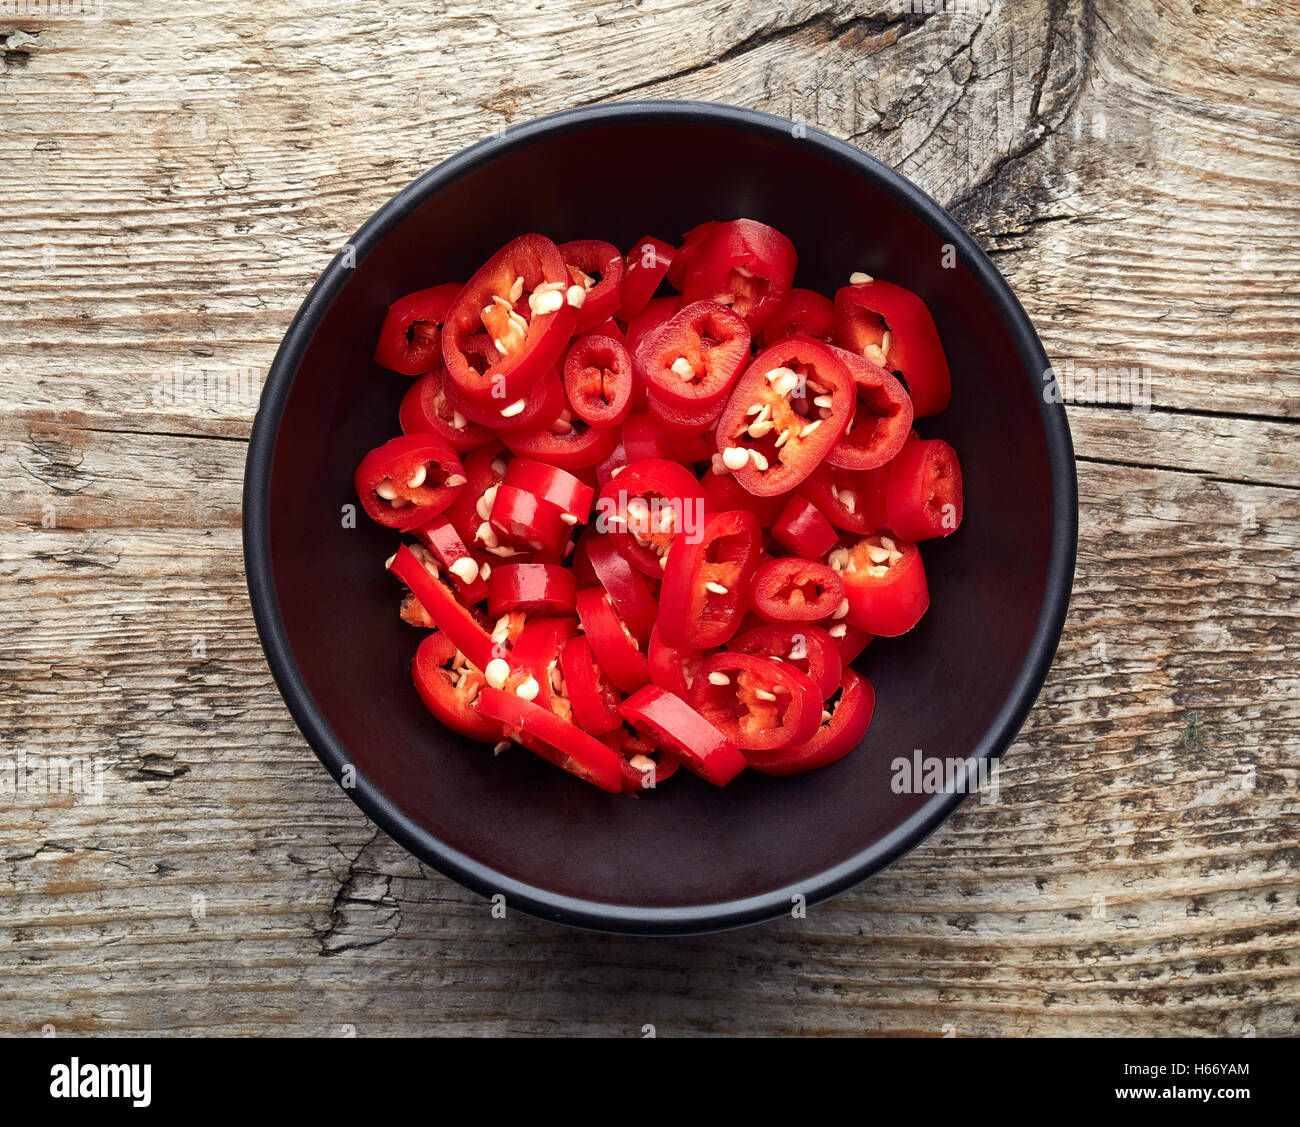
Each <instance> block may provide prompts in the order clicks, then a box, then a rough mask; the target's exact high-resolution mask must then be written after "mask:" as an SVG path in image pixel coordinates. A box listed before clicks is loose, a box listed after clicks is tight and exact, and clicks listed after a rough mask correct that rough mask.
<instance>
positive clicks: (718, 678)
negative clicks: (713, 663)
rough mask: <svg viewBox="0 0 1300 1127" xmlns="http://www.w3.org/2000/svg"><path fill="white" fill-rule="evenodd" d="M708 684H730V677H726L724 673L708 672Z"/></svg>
mask: <svg viewBox="0 0 1300 1127" xmlns="http://www.w3.org/2000/svg"><path fill="white" fill-rule="evenodd" d="M709 684H710V685H730V684H731V678H730V677H728V676H727V675H726V674H725V673H710V674H709Z"/></svg>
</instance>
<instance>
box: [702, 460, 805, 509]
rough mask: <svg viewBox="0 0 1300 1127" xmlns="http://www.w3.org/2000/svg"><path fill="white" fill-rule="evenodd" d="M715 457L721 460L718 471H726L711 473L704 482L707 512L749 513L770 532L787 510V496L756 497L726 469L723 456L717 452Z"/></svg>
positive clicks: (718, 462)
mask: <svg viewBox="0 0 1300 1127" xmlns="http://www.w3.org/2000/svg"><path fill="white" fill-rule="evenodd" d="M713 457H714V458H715V459H718V461H717V467H718V468H719V469H722V473H717V472H716V471H714V470H710V471H709V472H708V473H706V474H704V475H703V477H702V478H701V479H700V481H701V486H702V488H703V490H704V511H705V512H706V513H724V512H726V511H727V510H728V509H747V510H748V511H749V512H751V513H753V514H754V515H755V516H756V517H758V523H759V524H760V525H762V526H763V527H764V528H770V527H771V526H772V525H773V524H774V523H775V521H776V519H777V517H779V516H780V515H781V510H782V509H783V508H784V507H785V500H786V499H785V496H784V494H778V495H777V496H775V497H755V496H754V495H753V494H752V493H751V492H750V491H749V490H748V489H746V488H745V487H744V486H743V485H741V484H740V482H738V481H737V480H736V479H735V478H734V477H732V476H731V471H730V470H728V469H724V468H723V467H722V463H721V459H722V455H721V454H719V453H718V452H717V451H716V450H714V452H713Z"/></svg>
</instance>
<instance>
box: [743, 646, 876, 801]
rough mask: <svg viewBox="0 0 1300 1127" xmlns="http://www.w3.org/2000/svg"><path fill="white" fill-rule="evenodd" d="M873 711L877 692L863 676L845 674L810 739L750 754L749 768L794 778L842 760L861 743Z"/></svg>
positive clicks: (855, 673) (849, 672)
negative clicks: (776, 749) (779, 748)
mask: <svg viewBox="0 0 1300 1127" xmlns="http://www.w3.org/2000/svg"><path fill="white" fill-rule="evenodd" d="M875 710H876V690H875V689H874V688H872V685H871V682H870V681H868V680H867V679H866V678H865V677H863V676H862V674H860V673H857V672H855V671H854V670H852V669H846V670H845V671H844V677H843V679H842V680H841V681H840V684H839V686H838V690H837V692H836V694H835V696H834V697H833V698H831V699H830V700H828V701H827V702H826V705H825V707H824V708H823V709H822V713H821V725H820V727H818V729H817V731H816V733H815V734H814V735H813V736H812V737H810V738H809V740H808V741H807V742H806V743H804V744H801V745H799V746H797V747H795V746H791V747H788V748H785V749H783V750H781V751H775V752H759V751H752V752H750V753H749V754H748V756H746V758H747V759H748V760H749V765H750V766H751V767H753V768H754V770H756V771H762V772H763V773H764V774H766V775H796V774H799V773H800V772H801V771H811V770H813V769H814V768H817V767H825V766H827V765H828V764H831V763H834V762H835V761H836V760H837V759H843V758H844V756H846V755H847V754H848V753H849V752H850V751H852V750H853V749H854V748H856V747H857V746H858V744H860V743H861V742H862V737H863V736H865V735H866V734H867V729H868V728H869V727H870V726H871V717H872V714H873V713H874V712H875Z"/></svg>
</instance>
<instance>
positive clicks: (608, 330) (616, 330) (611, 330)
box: [577, 317, 627, 346]
mask: <svg viewBox="0 0 1300 1127" xmlns="http://www.w3.org/2000/svg"><path fill="white" fill-rule="evenodd" d="M577 335H578V336H584V337H609V338H610V339H611V340H616V341H618V343H619V344H621V345H624V346H626V344H627V337H626V336H625V334H624V332H623V326H622V325H620V324H619V323H618V322H617V321H615V320H614V318H613V317H606V318H605V320H603V321H602V322H601V323H600V324H599V325H593V326H592V327H591V328H590V329H588V330H587V331H586V332H584V333H579V334H577Z"/></svg>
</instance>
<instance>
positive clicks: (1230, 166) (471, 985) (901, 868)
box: [0, 0, 1300, 1036]
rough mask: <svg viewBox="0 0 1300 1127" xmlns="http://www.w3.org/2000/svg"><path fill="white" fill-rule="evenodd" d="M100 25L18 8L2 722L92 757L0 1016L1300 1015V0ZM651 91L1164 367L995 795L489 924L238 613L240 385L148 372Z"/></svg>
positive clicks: (597, 9) (23, 898)
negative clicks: (395, 838) (616, 914)
mask: <svg viewBox="0 0 1300 1127" xmlns="http://www.w3.org/2000/svg"><path fill="white" fill-rule="evenodd" d="M86 6H87V8H89V9H90V10H91V11H92V12H93V11H95V10H98V11H100V12H102V18H100V19H89V18H85V17H82V16H77V15H70V14H68V13H67V11H66V6H65V8H64V11H63V12H62V14H60V13H59V12H56V11H52V10H51V6H49V5H41V4H30V5H28V6H27V7H26V8H25V9H24V5H23V4H22V3H18V4H11V5H6V6H5V7H4V8H3V9H2V10H0V19H2V20H4V21H6V22H5V23H4V26H0V38H3V39H5V46H6V50H5V53H4V74H3V77H2V78H0V126H2V127H0V199H2V200H3V201H4V204H3V207H0V254H2V256H3V258H2V265H0V270H2V272H3V285H0V341H2V342H3V350H2V351H0V363H3V369H2V371H0V431H2V434H0V438H2V441H3V448H2V452H0V458H2V459H3V476H2V478H0V481H2V482H3V484H2V485H0V489H3V491H4V503H3V505H2V506H0V574H3V577H4V583H3V586H0V621H2V622H3V624H4V625H3V636H4V644H3V647H0V728H2V729H3V747H2V748H0V751H2V752H3V756H4V757H7V758H8V759H9V760H10V761H12V760H13V759H14V758H15V757H16V756H17V755H18V754H20V753H26V754H29V755H33V756H82V757H88V758H89V759H91V760H93V761H95V762H98V763H100V764H102V766H103V768H104V801H103V803H102V804H96V803H93V802H90V801H88V800H87V796H85V795H71V794H60V795H55V796H50V795H44V794H32V793H22V794H18V795H13V794H6V795H5V796H4V801H3V803H2V804H0V1030H3V1031H4V1032H6V1033H19V1034H31V1033H35V1032H39V1031H40V1030H41V1029H42V1027H44V1026H53V1027H54V1028H55V1030H56V1031H60V1032H67V1033H72V1032H94V1033H135V1032H150V1031H159V1030H160V1031H176V1032H211V1033H230V1034H251V1033H259V1032H280V1033H324V1034H330V1033H336V1034H344V1033H347V1032H348V1031H350V1030H355V1032H357V1033H358V1034H362V1035H365V1034H381V1033H396V1032H435V1033H454V1032H479V1033H484V1032H492V1033H497V1032H521V1033H529V1034H549V1033H566V1032H568V1033H573V1032H584V1033H591V1032H608V1033H613V1034H623V1035H630V1036H634V1035H639V1034H640V1032H641V1029H642V1026H643V1025H645V1024H647V1023H649V1024H654V1025H655V1026H656V1027H657V1030H658V1032H659V1034H660V1035H661V1036H663V1035H678V1034H685V1033H692V1032H726V1033H733V1032H743V1033H789V1032H797V1033H915V1034H923V1035H933V1036H939V1035H942V1034H943V1033H944V1032H952V1033H955V1034H957V1035H959V1036H962V1035H975V1034H993V1033H1002V1034H1067V1033H1093V1034H1186V1033H1199V1034H1216V1035H1222V1036H1242V1035H1251V1034H1259V1035H1261V1036H1262V1035H1269V1034H1274V1035H1276V1034H1287V1033H1291V1034H1294V1033H1296V1032H1298V1031H1300V878H1298V877H1297V871H1296V870H1297V866H1296V860H1297V848H1296V839H1297V831H1298V829H1300V816H1298V815H1300V802H1298V801H1297V781H1298V777H1300V755H1297V743H1298V738H1297V730H1298V721H1300V668H1298V663H1297V659H1296V650H1297V619H1298V617H1300V615H1298V614H1297V602H1296V600H1297V592H1298V590H1300V585H1298V583H1297V578H1298V576H1297V571H1298V570H1300V565H1298V563H1297V546H1298V542H1300V531H1298V529H1297V519H1296V517H1297V506H1298V504H1300V492H1298V490H1300V466H1298V464H1297V463H1298V462H1300V451H1298V449H1297V441H1296V440H1297V434H1298V432H1300V427H1298V425H1297V419H1298V418H1300V364H1297V360H1296V357H1297V343H1300V341H1298V338H1300V318H1298V316H1297V277H1298V276H1300V270H1298V267H1300V261H1298V258H1300V255H1298V253H1297V249H1296V232H1297V229H1298V228H1300V192H1298V191H1297V188H1296V184H1297V181H1298V180H1300V156H1298V153H1300V149H1297V144H1296V142H1297V134H1298V133H1300V130H1298V129H1297V125H1296V122H1297V117H1298V116H1300V95H1298V89H1297V87H1298V79H1300V74H1298V73H1297V72H1298V69H1300V68H1298V67H1297V63H1296V59H1295V56H1294V44H1295V42H1296V38H1297V34H1298V33H1300V27H1298V26H1297V24H1298V22H1300V21H1297V18H1296V9H1295V7H1294V5H1292V4H1289V3H1285V2H1284V0H1260V2H1259V3H1249V2H1248V3H1244V4H1243V3H1241V2H1239V0H1201V2H1199V3H1196V4H1192V3H1190V2H1188V0H1137V2H1134V3H1120V2H1119V0H1097V2H1096V3H1093V2H1087V3H1082V4H1080V3H1074V2H1070V0H1046V2H1044V0H1017V2H1016V3H997V4H994V5H992V6H991V8H990V10H987V11H986V10H985V8H986V7H987V6H985V5H976V4H968V5H965V6H964V8H965V10H964V11H962V12H949V13H946V14H932V15H928V16H927V15H925V14H924V13H922V14H919V15H908V16H905V17H904V16H900V15H898V14H897V12H896V11H895V5H893V4H892V3H863V4H849V3H834V2H827V0H806V2H800V3H783V4H780V5H776V6H771V5H734V4H730V3H726V2H722V0H710V2H707V3H698V2H695V3H688V2H686V0H644V2H642V0H635V2H624V0H615V2H603V3H590V2H588V0H553V2H551V3H547V4H541V3H537V4H522V5H520V4H509V5H506V4H498V5H490V6H487V5H481V4H480V5H475V4H469V3H466V2H464V0H445V2H442V3H435V4H430V3H428V2H426V0H396V2H393V0H390V2H385V3H375V2H363V3H347V4H344V3H340V2H338V0H328V2H324V0H305V2H301V3H298V2H295V3H280V2H267V3H259V4H252V3H242V4H238V3H218V2H216V0H194V2H192V3H189V4H186V5H184V6H180V7H177V6H164V7H162V8H160V7H159V6H157V5H146V4H139V3H130V2H127V0H103V3H102V5H98V6H96V5H95V4H94V3H89V2H88V3H87V5H86ZM931 7H933V5H931ZM950 7H952V5H951V3H950ZM15 10H17V11H18V12H19V18H14V16H13V13H14V11H15ZM628 95H638V96H650V97H661V96H671V97H695V98H704V99H710V100H718V101H729V102H734V103H739V104H742V105H750V106H754V107H757V108H760V109H766V110H771V111H774V112H778V113H783V114H787V115H792V116H795V117H796V118H799V119H801V120H803V121H806V122H807V123H809V124H811V125H816V126H820V127H822V128H824V129H827V130H828V131H830V132H832V133H835V134H837V135H840V136H843V137H847V138H851V139H852V140H853V141H854V142H855V143H857V144H859V145H861V146H862V147H863V148H864V149H866V150H867V151H869V152H871V153H873V154H875V155H877V156H879V157H881V158H883V159H884V160H886V161H888V162H891V163H893V164H894V165H896V166H897V167H899V168H900V169H901V170H902V171H903V172H905V173H907V174H908V175H910V176H912V177H913V178H915V179H916V180H917V181H918V182H919V183H920V184H921V185H922V186H923V187H925V188H927V189H928V190H929V191H930V192H932V193H933V194H934V195H935V196H936V197H937V198H938V199H940V200H941V201H942V202H944V203H945V204H947V205H948V206H949V207H950V208H952V209H953V210H954V212H955V214H957V215H958V217H959V218H961V219H962V220H963V221H964V222H965V223H967V224H968V226H970V228H971V229H972V230H973V231H974V232H975V234H976V235H977V237H978V238H979V239H980V240H981V241H982V242H983V244H984V245H985V246H986V247H988V248H989V249H990V250H992V251H993V252H995V254H996V258H997V261H998V263H999V265H1000V266H1001V268H1002V269H1003V270H1004V271H1005V272H1006V274H1007V275H1008V277H1009V278H1010V279H1011V281H1012V284H1013V285H1014V287H1015V288H1016V290H1017V292H1018V294H1019V295H1020V296H1021V298H1022V300H1023V301H1024V303H1025V305H1026V306H1027V308H1028V310H1029V312H1030V314H1031V315H1032V316H1033V318H1034V320H1035V322H1036V323H1037V325H1038V327H1039V329H1040V332H1041V334H1042V336H1043V338H1044V341H1045V343H1046V345H1047V349H1048V352H1049V355H1051V356H1052V358H1053V361H1054V362H1057V363H1063V362H1065V361H1066V360H1070V359H1073V360H1074V361H1075V362H1076V363H1077V364H1079V365H1099V364H1115V365H1123V366H1134V367H1144V368H1149V369H1150V371H1151V388H1152V404H1153V405H1152V409H1151V410H1150V411H1149V412H1145V413H1143V412H1139V413H1134V412H1132V411H1131V410H1130V409H1129V408H1128V407H1127V406H1124V405H1118V406H1116V405H1095V404H1094V405H1088V404H1080V405H1075V406H1072V407H1071V409H1070V419H1071V424H1072V426H1073V429H1074V437H1075V442H1076V445H1077V448H1078V453H1079V474H1080V488H1081V496H1082V512H1081V517H1082V523H1081V532H1082V536H1081V544H1080V553H1079V571H1078V580H1077V583H1076V586H1075V595H1074V602H1073V605H1072V609H1071V612H1070V617H1069V622H1068V626H1067V630H1066V634H1065V638H1064V641H1063V643H1062V646H1061V651H1060V655H1059V657H1058V659H1057V662H1056V665H1055V668H1054V669H1053V672H1052V674H1051V677H1050V679H1049V681H1048V684H1047V686H1046V688H1045V689H1044V692H1043V695H1042V698H1041V702H1040V705H1039V707H1038V708H1037V709H1036V711H1035V712H1034V714H1033V716H1032V718H1031V720H1030V722H1029V723H1028V725H1027V726H1026V728H1025V730H1024V732H1023V733H1022V735H1021V737H1020V740H1019V743H1018V746H1017V748H1016V750H1015V752H1014V754H1012V755H1011V756H1010V757H1009V758H1008V759H1007V761H1006V766H1005V769H1004V772H1003V776H1002V787H1001V798H1000V801H999V802H998V803H996V804H993V805H988V806H981V805H979V804H978V803H970V804H968V805H967V806H966V807H964V808H963V809H962V810H961V812H960V813H959V815H958V816H957V817H955V818H954V819H953V820H952V821H951V823H950V824H948V825H947V826H946V827H945V828H944V829H943V830H942V831H940V832H939V833H937V834H936V835H935V836H934V837H932V838H931V839H930V840H929V841H928V842H927V843H926V844H925V845H924V846H923V847H921V848H920V849H918V850H917V851H916V852H915V853H913V854H912V855H911V856H909V857H908V858H906V859H905V860H904V861H902V862H901V863H899V864H898V865H896V866H894V867H893V868H892V869H890V870H889V871H887V872H886V873H884V874H882V875H880V876H879V877H877V878H876V879H874V880H872V881H871V882H869V883H868V884H867V885H866V886H865V887H863V888H862V889H860V890H858V891H856V892H853V893H851V894H848V895H844V896H841V897H839V898H838V899H836V900H835V901H833V902H831V903H829V904H827V905H824V906H822V907H818V908H816V909H814V910H813V911H811V912H810V914H809V916H808V918H807V919H806V920H793V919H792V920H786V921H784V922H778V923H774V924H770V925H767V926H763V927H759V928H754V929H750V930H747V931H744V932H741V933H735V934H729V935H723V936H716V937H710V938H698V939H688V940H682V941H668V940H657V941H648V940H636V939H619V938H605V937H598V936H591V935H585V934H579V933H575V932H571V931H567V930H563V929H559V928H556V927H552V926H547V925H543V924H540V923H537V922H533V921H530V920H528V919H526V918H522V917H518V916H510V917H508V918H507V919H505V920H495V919H493V918H492V916H491V915H490V913H489V911H488V906H487V905H486V904H485V903H484V902H483V901H482V900H481V899H480V898H478V897H477V896H474V895H472V894H470V893H469V892H466V891H465V890H463V889H461V888H460V887H459V886H457V885H455V884H454V883H452V882H450V881H448V880H446V879H444V878H442V877H441V876H439V875H437V874H436V873H433V872H431V871H429V870H428V869H426V868H424V867H423V866H421V865H419V864H417V863H416V862H415V861H413V860H412V859H411V858H410V857H409V856H407V855H405V854H404V853H403V852H402V851H401V850H400V849H398V848H397V847H396V846H395V845H394V844H392V843H391V842H390V841H389V840H388V839H387V838H386V837H385V836H384V835H382V834H379V833H377V832H376V830H375V828H374V827H373V826H372V825H370V824H368V823H367V822H366V820H365V819H364V818H363V817H362V816H361V815H360V814H359V813H358V812H357V810H356V808H355V807H354V806H353V805H352V804H351V803H349V802H348V801H347V800H346V799H345V798H344V797H343V796H342V795H341V794H340V793H339V792H338V790H337V788H336V787H335V786H334V784H333V783H332V782H330V780H329V779H328V778H327V776H326V774H325V772H324V771H322V770H321V769H320V767H319V766H318V764H317V762H316V760H315V758H314V757H313V756H312V755H311V754H310V752H309V750H308V749H307V748H306V746H305V744H304V742H303V740H302V739H301V737H300V735H299V734H298V732H297V730H296V728H295V727H294V725H293V724H292V722H291V721H290V719H289V717H288V714H287V712H286V711H285V709H284V707H283V705H282V703H281V701H280V698H279V697H278V695H277V694H276V692H275V689H274V687H273V685H272V683H271V679H270V676H269V674H268V672H267V669H266V665H265V663H264V661H263V658H262V655H261V652H260V650H259V648H258V645H257V641H256V637H255V634H254V631H253V626H252V621H251V617H250V612H249V607H248V600H247V597H246V593H245V588H244V582H243V574H242V565H241V557H240V539H239V510H240V485H241V475H242V469H243V461H244V454H245V439H246V437H247V434H248V429H249V425H250V421H251V416H252V410H253V405H252V403H251V402H250V401H248V400H247V399H245V400H242V401H235V402H224V403H223V402H217V401H216V398H215V397H213V398H212V399H210V400H208V401H206V402H203V403H198V404H195V403H187V402H170V401H168V400H167V397H166V396H165V395H161V396H159V395H156V394H155V389H159V390H165V386H166V385H165V384H163V383H161V382H160V377H159V376H158V373H159V372H173V371H175V370H177V368H178V366H179V368H180V369H181V370H182V371H186V372H188V371H195V370H199V369H203V370H205V371H206V372H209V373H214V374H219V375H222V376H223V377H224V376H225V375H226V374H233V373H234V372H235V371H236V370H238V369H247V370H248V371H249V372H251V373H252V374H253V376H255V377H256V378H260V376H261V375H262V374H263V373H264V372H265V370H266V368H267V366H268V364H269V363H270V359H271V356H272V354H273V352H274V349H275V347H276V344H277V343H278V340H279V338H280V335H281V334H282V332H283V330H284V328H285V326H286V324H287V323H288V320H289V318H290V316H291V315H292V313H293V311H294V309H295V308H296V306H297V304H298V302H299V301H300V300H301V298H302V296H303V294H304V293H305V291H306V289H307V288H308V286H309V285H310V283H311V282H312V280H313V279H314V277H315V276H316V274H317V272H318V271H319V270H320V269H321V268H322V266H323V265H324V264H325V263H326V261H327V260H328V259H329V258H330V256H331V255H332V254H333V253H334V251H335V250H336V249H337V247H338V246H339V245H340V244H341V243H342V242H343V241H344V240H345V238H346V237H347V235H348V234H349V233H350V232H351V231H352V230H354V229H355V228H356V227H357V226H358V225H359V224H360V223H361V222H362V220H364V219H365V217H366V216H368V215H369V214H370V212H371V211H372V210H373V209H374V208H375V207H377V206H378V205H379V204H380V203H382V202H383V201H384V200H385V199H386V198H387V197H388V196H389V195H390V194H391V193H392V192H394V191H395V190H397V189H398V188H400V187H401V186H402V185H404V184H405V183H406V182H407V181H408V180H409V179H411V178H412V177H413V176H414V175H416V174H417V173H418V172H420V171H421V170H423V169H424V168H426V167H427V166H429V165H431V164H433V163H434V162H436V161H437V160H439V159H440V158H442V157H444V156H446V155H448V154H450V153H451V152H453V151H455V150H456V149H457V148H459V147H460V146H461V145H463V144H464V143H466V142H468V141H470V140H473V139H475V138H478V137H481V136H483V135H484V134H486V133H488V132H491V131H493V130H496V129H499V128H500V127H502V126H503V125H508V124H510V123H511V122H517V121H520V120H523V119H526V118H528V117H531V116H535V115H537V114H540V113H543V112H548V111H552V110H556V109H560V108H563V107H565V106H570V105H574V104H581V103H589V102H594V101H599V100H602V99H608V98H614V97H619V96H628ZM50 525H52V526H53V527H50ZM2 783H3V775H2V774H0V784H2Z"/></svg>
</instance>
